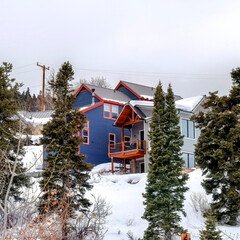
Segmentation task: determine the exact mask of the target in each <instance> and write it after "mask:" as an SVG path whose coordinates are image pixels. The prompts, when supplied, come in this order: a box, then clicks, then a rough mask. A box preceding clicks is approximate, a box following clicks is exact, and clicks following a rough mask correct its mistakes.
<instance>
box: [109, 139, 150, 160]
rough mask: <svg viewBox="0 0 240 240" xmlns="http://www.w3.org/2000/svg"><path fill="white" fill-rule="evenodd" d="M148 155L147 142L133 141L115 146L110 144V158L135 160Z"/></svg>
mask: <svg viewBox="0 0 240 240" xmlns="http://www.w3.org/2000/svg"><path fill="white" fill-rule="evenodd" d="M145 153H146V142H145V140H143V141H142V140H131V141H126V142H120V143H115V144H109V146H108V155H109V157H116V158H134V157H136V158H137V157H141V156H143V155H144V154H145Z"/></svg>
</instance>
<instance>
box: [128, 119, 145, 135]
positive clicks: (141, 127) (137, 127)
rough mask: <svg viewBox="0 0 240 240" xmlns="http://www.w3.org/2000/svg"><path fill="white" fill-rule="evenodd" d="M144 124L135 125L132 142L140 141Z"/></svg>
mask: <svg viewBox="0 0 240 240" xmlns="http://www.w3.org/2000/svg"><path fill="white" fill-rule="evenodd" d="M143 122H144V121H142V122H139V123H135V124H133V126H132V130H131V140H137V139H140V136H139V131H140V130H143Z"/></svg>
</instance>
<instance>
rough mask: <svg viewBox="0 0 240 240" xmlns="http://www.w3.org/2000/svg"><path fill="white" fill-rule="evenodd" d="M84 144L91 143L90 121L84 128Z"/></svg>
mask: <svg viewBox="0 0 240 240" xmlns="http://www.w3.org/2000/svg"><path fill="white" fill-rule="evenodd" d="M82 138H83V144H89V121H88V120H87V122H86V123H85V126H84V128H83V130H82Z"/></svg>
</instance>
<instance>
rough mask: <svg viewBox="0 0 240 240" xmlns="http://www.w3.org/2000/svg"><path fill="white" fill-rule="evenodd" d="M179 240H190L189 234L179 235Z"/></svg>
mask: <svg viewBox="0 0 240 240" xmlns="http://www.w3.org/2000/svg"><path fill="white" fill-rule="evenodd" d="M181 240H191V237H190V234H189V233H183V234H182V235H181Z"/></svg>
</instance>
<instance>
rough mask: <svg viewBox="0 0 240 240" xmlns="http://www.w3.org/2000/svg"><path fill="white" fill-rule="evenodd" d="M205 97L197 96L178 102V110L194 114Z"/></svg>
mask: <svg viewBox="0 0 240 240" xmlns="http://www.w3.org/2000/svg"><path fill="white" fill-rule="evenodd" d="M203 97H204V96H196V97H190V98H183V99H181V100H178V101H176V102H175V104H176V108H177V109H180V110H183V111H187V112H192V111H193V110H194V109H195V108H196V107H197V105H198V104H199V103H200V101H201V100H202V99H203Z"/></svg>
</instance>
